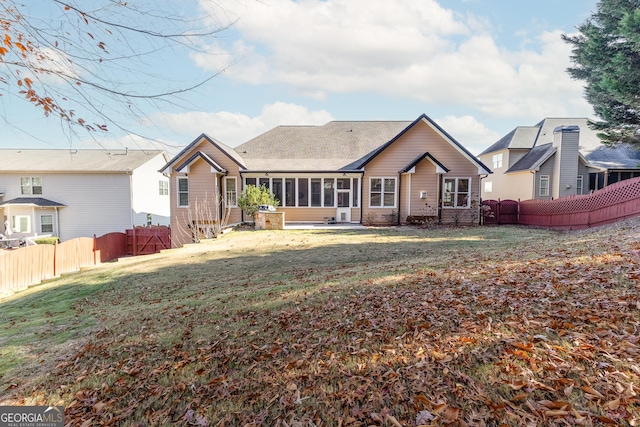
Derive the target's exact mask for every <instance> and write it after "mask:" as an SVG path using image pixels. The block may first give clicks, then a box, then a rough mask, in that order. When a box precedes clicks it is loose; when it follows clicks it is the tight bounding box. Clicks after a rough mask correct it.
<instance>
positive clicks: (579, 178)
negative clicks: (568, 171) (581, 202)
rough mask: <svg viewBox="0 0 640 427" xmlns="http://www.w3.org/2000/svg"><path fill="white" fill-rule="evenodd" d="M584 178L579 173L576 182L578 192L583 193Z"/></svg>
mask: <svg viewBox="0 0 640 427" xmlns="http://www.w3.org/2000/svg"><path fill="white" fill-rule="evenodd" d="M582 180H583V178H582V175H578V180H577V182H576V194H582V187H583V184H582Z"/></svg>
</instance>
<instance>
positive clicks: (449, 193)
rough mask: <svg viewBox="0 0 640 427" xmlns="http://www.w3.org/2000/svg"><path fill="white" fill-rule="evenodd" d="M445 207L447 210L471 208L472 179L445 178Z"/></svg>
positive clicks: (443, 198) (443, 199) (443, 200)
mask: <svg viewBox="0 0 640 427" xmlns="http://www.w3.org/2000/svg"><path fill="white" fill-rule="evenodd" d="M443 190H444V195H443V197H442V202H443V206H444V207H447V208H468V207H469V206H471V197H470V196H471V193H470V190H471V178H445V179H444V189H443Z"/></svg>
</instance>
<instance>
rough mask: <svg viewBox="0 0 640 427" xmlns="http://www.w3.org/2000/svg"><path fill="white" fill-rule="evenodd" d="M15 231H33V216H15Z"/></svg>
mask: <svg viewBox="0 0 640 427" xmlns="http://www.w3.org/2000/svg"><path fill="white" fill-rule="evenodd" d="M13 232H14V233H31V217H30V216H28V215H14V216H13Z"/></svg>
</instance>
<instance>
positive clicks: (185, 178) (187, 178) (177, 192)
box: [176, 176, 189, 208]
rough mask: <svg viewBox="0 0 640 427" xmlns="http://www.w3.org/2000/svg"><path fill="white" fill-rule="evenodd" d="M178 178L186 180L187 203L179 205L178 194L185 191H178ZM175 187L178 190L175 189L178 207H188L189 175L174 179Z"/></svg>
mask: <svg viewBox="0 0 640 427" xmlns="http://www.w3.org/2000/svg"><path fill="white" fill-rule="evenodd" d="M180 180H186V181H187V191H186V193H187V204H186V205H181V204H180V194H182V193H185V191H180ZM176 189H177V190H178V191H176V203H177V204H178V207H179V208H188V207H189V177H186V176H179V177H178V178H177V180H176Z"/></svg>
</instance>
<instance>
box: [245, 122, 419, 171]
mask: <svg viewBox="0 0 640 427" xmlns="http://www.w3.org/2000/svg"><path fill="white" fill-rule="evenodd" d="M411 123H412V122H408V121H357V122H356V121H333V122H329V123H327V124H325V125H322V126H278V127H276V128H274V129H271V130H270V131H267V132H265V133H263V134H262V135H259V136H257V137H255V138H253V139H251V140H249V141H247V142H246V143H244V144H242V145H240V146H238V147H236V152H237V153H238V154H239V155H241V156H242V158H244V160H245V162H246V165H247V169H249V170H285V169H286V170H292V171H293V170H318V171H319V170H326V171H330V170H350V169H351V170H352V169H355V168H357V167H358V163H361V162H362V161H364V160H366V158H367V157H368V156H370V155H373V154H374V153H375V152H376V150H377V149H378V148H380V146H382V145H384V144H386V143H387V142H389V141H390V140H392V139H393V138H394V137H395V136H397V135H398V134H399V133H400V132H402V131H403V130H404V129H405V128H406V127H407V126H409V125H410V124H411Z"/></svg>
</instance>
